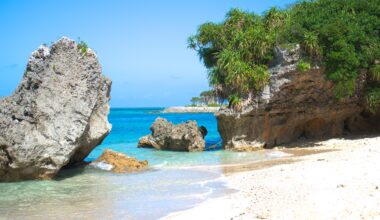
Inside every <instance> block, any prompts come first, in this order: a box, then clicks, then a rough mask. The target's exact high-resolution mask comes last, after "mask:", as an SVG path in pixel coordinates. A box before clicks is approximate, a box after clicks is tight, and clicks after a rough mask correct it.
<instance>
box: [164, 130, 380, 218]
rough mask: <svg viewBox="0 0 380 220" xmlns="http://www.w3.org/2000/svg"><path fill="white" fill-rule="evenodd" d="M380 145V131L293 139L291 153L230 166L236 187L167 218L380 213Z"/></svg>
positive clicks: (228, 172)
mask: <svg viewBox="0 0 380 220" xmlns="http://www.w3.org/2000/svg"><path fill="white" fill-rule="evenodd" d="M379 146H380V137H361V138H360V137H354V138H346V139H330V140H327V141H320V142H307V143H305V142H299V143H295V144H292V146H291V147H294V148H291V149H283V151H284V152H286V153H291V154H293V156H291V157H284V158H282V159H277V160H275V161H270V162H268V161H266V162H261V163H256V164H250V165H244V166H236V167H232V168H231V167H228V168H226V169H225V177H226V179H227V183H228V186H229V187H231V188H234V189H237V190H238V192H237V193H233V194H230V195H227V196H225V197H221V198H216V199H210V200H207V201H206V202H204V203H201V204H200V205H199V206H197V207H195V208H193V209H190V210H186V211H182V212H178V213H174V214H172V215H169V216H168V217H166V219H208V220H210V219H229V220H230V219H380V189H379V187H380V174H379V168H380V148H379ZM309 147H312V148H309ZM312 151H315V152H314V153H312ZM305 152H306V153H305Z"/></svg>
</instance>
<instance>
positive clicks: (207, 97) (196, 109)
mask: <svg viewBox="0 0 380 220" xmlns="http://www.w3.org/2000/svg"><path fill="white" fill-rule="evenodd" d="M190 101H191V104H190V105H186V106H173V107H168V108H165V109H164V110H163V111H162V112H163V113H215V112H218V111H219V109H220V108H221V107H223V106H226V104H225V103H224V100H223V99H221V98H220V97H218V94H217V92H216V91H215V90H208V91H203V92H201V93H200V94H199V96H197V97H192V98H191V100H190Z"/></svg>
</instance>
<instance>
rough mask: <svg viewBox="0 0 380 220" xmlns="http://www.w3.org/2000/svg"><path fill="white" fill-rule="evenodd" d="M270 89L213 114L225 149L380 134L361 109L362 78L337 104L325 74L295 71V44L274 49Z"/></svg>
mask: <svg viewBox="0 0 380 220" xmlns="http://www.w3.org/2000/svg"><path fill="white" fill-rule="evenodd" d="M275 54H276V57H275V59H274V60H273V62H272V66H271V68H270V72H271V78H270V82H269V85H268V86H266V87H265V88H264V90H263V92H262V93H260V94H256V95H253V94H251V95H250V96H248V97H247V98H246V99H245V100H244V101H243V102H242V103H243V104H242V107H241V109H238V110H237V109H232V108H224V109H222V110H220V111H219V112H218V113H217V114H216V117H217V121H218V130H219V133H220V135H221V137H222V139H223V145H224V147H225V148H226V149H233V150H238V151H239V150H240V149H252V150H253V149H260V148H264V147H273V146H276V145H280V144H286V143H289V142H292V141H294V140H296V139H298V138H300V137H304V138H330V137H336V136H341V135H343V134H344V133H345V132H351V133H357V132H372V131H379V130H380V123H378V122H379V121H380V120H379V116H376V115H372V114H371V113H369V112H368V111H367V110H366V109H365V107H364V105H363V102H364V100H363V98H362V97H363V78H364V77H365V72H363V73H362V75H361V77H359V79H358V80H357V86H356V92H355V95H353V96H352V97H350V98H346V99H342V100H337V99H336V97H335V93H334V85H333V83H332V82H331V81H329V80H327V79H326V78H325V70H324V69H323V68H320V67H318V66H317V65H314V66H313V68H312V69H311V70H310V71H307V72H300V71H297V62H298V61H299V59H300V57H301V54H300V48H299V46H298V45H297V46H295V47H294V48H292V49H281V48H276V50H275Z"/></svg>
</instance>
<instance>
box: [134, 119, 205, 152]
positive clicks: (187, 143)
mask: <svg viewBox="0 0 380 220" xmlns="http://www.w3.org/2000/svg"><path fill="white" fill-rule="evenodd" d="M150 130H151V131H152V134H149V135H147V136H144V137H142V138H140V140H139V143H138V147H154V148H156V149H159V150H173V151H190V152H193V151H203V150H204V148H205V140H204V137H205V136H206V134H207V129H206V128H205V127H204V126H201V127H198V125H197V122H195V121H187V122H186V123H183V124H178V125H174V124H172V123H170V122H169V121H167V120H166V119H164V118H160V117H158V118H157V119H156V120H155V122H154V123H153V125H152V126H151V127H150Z"/></svg>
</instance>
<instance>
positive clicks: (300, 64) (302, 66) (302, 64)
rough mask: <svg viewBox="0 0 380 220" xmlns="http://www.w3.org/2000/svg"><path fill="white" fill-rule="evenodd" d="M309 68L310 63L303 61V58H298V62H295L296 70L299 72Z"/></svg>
mask: <svg viewBox="0 0 380 220" xmlns="http://www.w3.org/2000/svg"><path fill="white" fill-rule="evenodd" d="M310 69H311V65H310V63H308V62H306V61H304V60H300V61H299V62H298V63H297V70H298V71H300V72H306V71H309V70H310Z"/></svg>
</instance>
